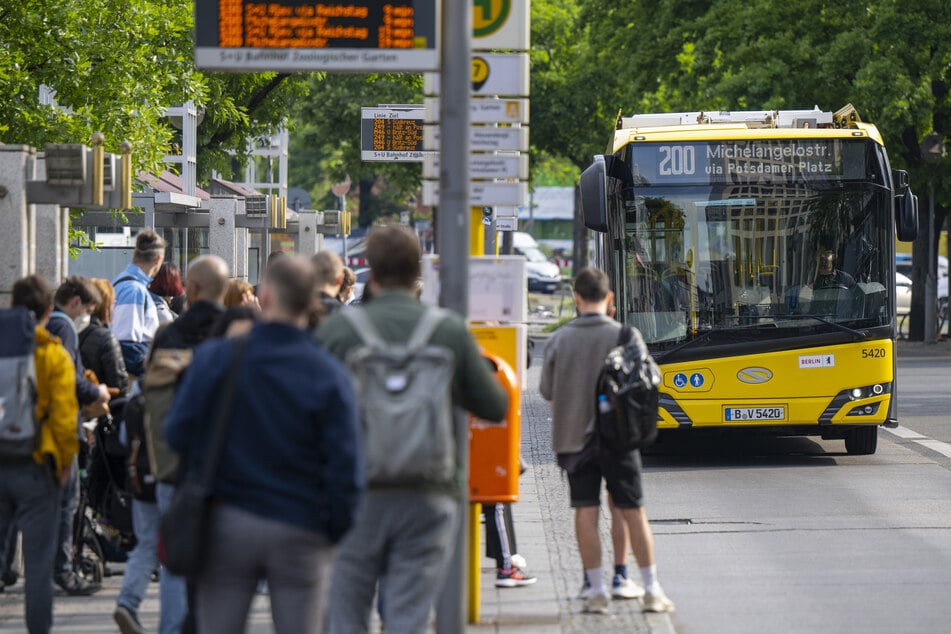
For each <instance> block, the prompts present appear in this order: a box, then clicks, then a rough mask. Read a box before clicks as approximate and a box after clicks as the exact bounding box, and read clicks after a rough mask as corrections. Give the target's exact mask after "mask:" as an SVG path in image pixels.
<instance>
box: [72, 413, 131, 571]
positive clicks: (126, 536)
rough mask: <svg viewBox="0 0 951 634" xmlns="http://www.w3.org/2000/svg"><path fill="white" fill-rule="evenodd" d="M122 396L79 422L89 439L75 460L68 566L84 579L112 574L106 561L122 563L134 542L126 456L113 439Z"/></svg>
mask: <svg viewBox="0 0 951 634" xmlns="http://www.w3.org/2000/svg"><path fill="white" fill-rule="evenodd" d="M125 401H126V399H125V397H120V398H115V399H113V400H112V401H111V402H110V403H109V405H110V413H109V414H106V415H105V416H100V417H99V418H98V419H96V420H95V421H90V422H88V423H84V427H85V428H86V429H87V430H90V431H91V434H89V437H90V441H89V443H88V444H87V445H86V447H85V450H84V451H83V452H82V454H84V456H85V459H84V460H82V461H81V462H80V466H81V467H82V470H81V476H80V493H79V510H78V512H77V513H76V520H75V522H74V526H73V530H74V533H73V544H75V546H76V548H75V554H74V560H73V568H74V570H75V571H76V573H77V574H79V575H81V576H83V577H85V578H86V580H87V581H88V582H90V583H101V582H102V579H103V577H108V576H110V575H111V574H112V571H111V570H110V569H109V566H108V563H109V562H115V563H121V562H125V561H126V559H127V557H128V554H129V552H130V551H131V550H132V548H133V547H134V546H135V534H134V533H133V530H132V494H131V492H130V489H129V484H128V475H127V470H126V461H127V459H128V455H129V451H128V449H127V448H126V447H125V445H123V444H122V442H121V441H120V439H119V421H120V420H121V419H122V409H123V406H124V405H125Z"/></svg>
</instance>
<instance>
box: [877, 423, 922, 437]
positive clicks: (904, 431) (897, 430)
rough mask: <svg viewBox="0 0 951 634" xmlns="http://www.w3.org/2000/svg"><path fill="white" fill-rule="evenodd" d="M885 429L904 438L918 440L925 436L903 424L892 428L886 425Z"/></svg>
mask: <svg viewBox="0 0 951 634" xmlns="http://www.w3.org/2000/svg"><path fill="white" fill-rule="evenodd" d="M885 430H886V431H890V432H891V433H893V434H895V435H896V436H898V437H899V438H904V439H906V440H917V439H918V438H924V436H922V435H921V434H919V433H918V432H916V431H912V430H910V429H908V428H907V427H902V426H901V425H899V426H898V427H893V428H891V429H889V428H888V427H886V428H885Z"/></svg>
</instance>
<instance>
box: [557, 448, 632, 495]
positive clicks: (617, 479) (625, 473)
mask: <svg viewBox="0 0 951 634" xmlns="http://www.w3.org/2000/svg"><path fill="white" fill-rule="evenodd" d="M602 479H603V480H604V481H605V483H606V484H607V488H608V493H610V494H611V499H612V500H613V501H614V506H616V507H617V508H620V509H636V508H640V507H641V506H642V503H643V497H644V493H643V491H642V490H641V455H640V453H639V452H638V451H637V450H636V449H635V450H634V451H632V452H630V453H628V454H624V455H622V456H608V457H606V456H599V457H598V458H597V459H595V460H591V461H589V462H587V463H586V464H584V465H581V466H580V467H578V469H577V470H576V471H575V472H574V473H569V474H568V487H569V489H570V490H571V506H572V508H579V507H585V506H600V505H601V480H602Z"/></svg>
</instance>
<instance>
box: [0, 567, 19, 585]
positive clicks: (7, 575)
mask: <svg viewBox="0 0 951 634" xmlns="http://www.w3.org/2000/svg"><path fill="white" fill-rule="evenodd" d="M19 578H20V574H19V573H18V572H17V571H16V570H7V571H6V572H4V573H3V577H0V581H2V582H3V585H5V586H13V585H16V582H17V580H18V579H19Z"/></svg>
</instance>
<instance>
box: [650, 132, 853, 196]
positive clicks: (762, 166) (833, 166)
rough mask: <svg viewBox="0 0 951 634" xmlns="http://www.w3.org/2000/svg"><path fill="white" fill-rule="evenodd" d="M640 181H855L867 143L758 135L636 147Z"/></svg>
mask: <svg viewBox="0 0 951 634" xmlns="http://www.w3.org/2000/svg"><path fill="white" fill-rule="evenodd" d="M631 147H632V151H633V157H632V159H631V169H632V171H633V176H634V185H635V186H646V185H729V184H740V183H790V182H800V181H825V180H855V179H862V178H864V177H865V168H866V150H867V144H866V142H865V141H864V140H863V141H851V140H842V139H756V140H744V141H720V142H698V143H690V142H687V143H679V142H673V143H637V144H634V145H632V146H631Z"/></svg>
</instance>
